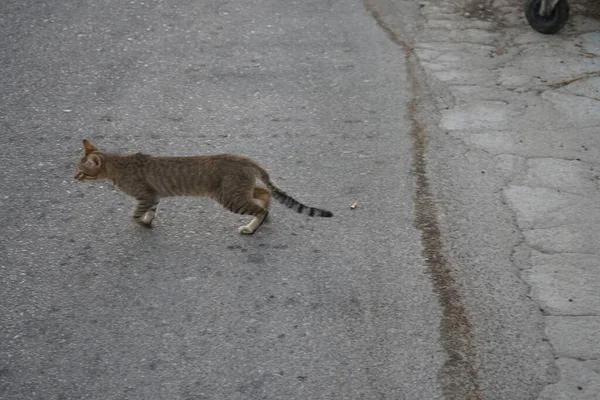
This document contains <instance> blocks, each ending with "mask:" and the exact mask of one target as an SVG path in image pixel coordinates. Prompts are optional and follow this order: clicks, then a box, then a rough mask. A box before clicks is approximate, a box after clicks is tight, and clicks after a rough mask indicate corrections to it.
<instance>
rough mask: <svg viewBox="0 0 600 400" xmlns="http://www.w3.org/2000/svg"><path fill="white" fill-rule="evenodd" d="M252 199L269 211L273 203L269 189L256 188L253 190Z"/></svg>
mask: <svg viewBox="0 0 600 400" xmlns="http://www.w3.org/2000/svg"><path fill="white" fill-rule="evenodd" d="M252 198H253V199H254V202H255V203H257V204H258V205H259V206H261V207H262V208H266V209H269V203H271V192H270V191H269V190H268V189H265V188H262V187H258V186H257V187H255V188H254V189H253V190H252Z"/></svg>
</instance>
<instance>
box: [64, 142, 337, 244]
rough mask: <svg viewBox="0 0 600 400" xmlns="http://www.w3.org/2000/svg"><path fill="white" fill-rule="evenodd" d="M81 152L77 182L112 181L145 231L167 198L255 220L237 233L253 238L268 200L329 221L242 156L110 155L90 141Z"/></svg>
mask: <svg viewBox="0 0 600 400" xmlns="http://www.w3.org/2000/svg"><path fill="white" fill-rule="evenodd" d="M83 148H84V150H85V154H84V156H83V158H81V160H80V161H79V163H78V165H77V174H76V175H75V179H76V180H78V181H80V182H83V181H87V180H96V179H107V180H110V181H112V182H113V184H114V185H115V187H116V188H117V189H118V190H120V191H122V192H124V193H126V194H128V195H130V196H133V197H134V198H135V199H136V200H137V201H138V203H137V207H136V208H135V210H134V212H133V219H134V221H135V222H136V223H138V224H139V225H141V226H143V227H146V228H151V227H152V221H153V220H154V217H155V216H156V210H157V207H158V202H159V201H160V199H161V198H163V197H169V196H201V197H209V198H212V199H214V200H216V201H217V202H219V203H220V204H222V205H223V206H224V207H225V208H227V209H228V210H230V211H233V212H234V213H237V214H245V215H252V216H254V219H253V220H252V221H250V223H249V224H248V225H244V226H241V227H240V228H239V229H238V230H239V232H240V233H243V234H252V233H254V232H255V231H256V229H258V227H259V226H261V225H262V223H263V222H264V220H265V218H266V217H267V215H268V213H269V211H268V208H269V202H270V200H271V196H273V197H275V199H277V200H279V202H281V203H283V204H285V205H286V206H287V207H289V208H291V209H294V210H296V211H297V212H299V213H302V212H304V213H306V214H308V215H310V216H311V217H313V216H318V217H332V216H333V214H332V213H331V212H329V211H326V210H321V209H319V208H314V207H308V206H305V205H304V204H302V203H300V202H298V201H297V200H295V199H293V198H292V197H290V196H289V195H287V194H286V193H285V192H284V191H282V190H281V189H279V188H278V187H277V186H275V184H274V183H273V182H272V181H271V180H270V179H269V174H268V173H267V172H266V171H265V170H264V169H262V168H261V167H260V166H259V165H258V164H256V163H255V162H254V161H252V160H250V159H249V158H246V157H240V156H234V155H229V154H220V155H212V156H196V157H154V156H150V155H147V154H142V153H135V154H109V153H104V152H101V151H99V150H98V149H97V148H96V147H94V145H93V144H92V143H91V142H90V141H89V140H84V141H83Z"/></svg>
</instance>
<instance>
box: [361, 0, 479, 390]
mask: <svg viewBox="0 0 600 400" xmlns="http://www.w3.org/2000/svg"><path fill="white" fill-rule="evenodd" d="M364 5H365V8H366V9H367V10H368V11H369V12H370V13H371V15H372V16H373V18H374V19H375V21H376V22H377V24H378V25H379V26H380V27H381V29H383V31H384V32H385V34H386V35H387V36H388V38H389V39H390V40H391V41H392V42H394V43H395V44H397V45H398V46H399V47H400V49H401V50H402V52H403V53H404V58H405V60H406V71H407V75H408V79H409V81H410V87H411V92H412V93H411V94H412V99H411V100H410V101H409V103H408V110H407V118H408V119H409V121H410V126H411V132H410V133H411V136H412V139H413V170H414V174H415V183H416V191H415V197H414V200H415V202H414V204H415V205H414V207H415V226H416V228H417V229H418V230H419V231H420V232H421V243H422V246H423V258H424V260H425V263H426V264H427V267H428V269H429V272H430V276H431V280H432V282H433V287H434V290H435V292H436V294H437V297H438V301H439V303H440V306H441V308H442V313H443V315H442V320H441V322H440V339H441V344H442V346H443V348H444V350H445V351H446V353H447V355H448V359H447V361H446V362H445V363H444V365H443V367H442V369H441V370H440V371H439V373H438V382H439V384H440V386H441V387H442V390H443V394H444V397H445V398H446V399H449V400H483V399H485V397H484V396H483V394H482V393H481V390H480V388H479V384H478V381H477V373H476V370H475V366H474V362H475V347H474V346H473V334H472V330H471V322H470V320H469V316H468V314H467V310H466V308H465V306H464V302H463V300H462V297H461V294H460V292H459V290H458V285H457V284H456V281H455V279H454V277H453V276H452V266H451V265H450V263H449V262H448V260H447V259H446V257H445V256H444V251H443V241H442V234H441V230H440V227H439V224H438V218H437V209H436V206H435V203H434V199H433V196H432V193H431V189H430V186H429V180H428V178H427V160H426V158H425V155H426V151H427V142H428V140H427V133H426V130H425V126H424V124H423V123H422V122H421V121H420V118H419V113H420V112H421V111H422V108H423V103H422V101H423V98H424V97H425V96H424V95H423V85H424V83H422V82H423V80H422V79H421V78H420V76H419V72H418V67H417V61H416V60H415V57H414V53H413V50H412V48H411V46H410V45H409V44H408V43H407V42H406V41H405V40H402V39H401V32H399V30H398V29H395V28H394V27H392V26H391V25H390V24H388V23H387V22H386V21H385V19H384V18H383V16H382V14H381V12H380V11H379V8H378V6H377V4H376V0H364Z"/></svg>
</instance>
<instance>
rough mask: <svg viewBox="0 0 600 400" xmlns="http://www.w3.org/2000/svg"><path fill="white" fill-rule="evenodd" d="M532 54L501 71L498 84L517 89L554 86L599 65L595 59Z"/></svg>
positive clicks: (525, 55)
mask: <svg viewBox="0 0 600 400" xmlns="http://www.w3.org/2000/svg"><path fill="white" fill-rule="evenodd" d="M530 52H531V53H532V54H521V55H520V56H519V57H518V58H515V59H514V60H513V61H512V62H511V63H510V65H507V66H506V67H505V68H502V69H500V78H499V80H498V82H499V83H500V84H501V85H502V86H504V87H506V88H514V89H517V88H523V87H524V86H525V87H526V88H527V87H531V86H539V85H540V83H541V84H544V83H548V84H552V83H553V82H559V81H563V80H565V79H569V78H571V77H573V76H579V75H583V74H586V73H588V72H591V71H595V70H597V69H598V63H597V62H596V61H595V60H593V59H582V58H580V57H570V58H566V57H565V58H564V59H562V60H561V59H558V58H557V57H556V56H553V55H548V54H547V53H546V52H542V51H539V53H538V50H530ZM540 78H541V80H540Z"/></svg>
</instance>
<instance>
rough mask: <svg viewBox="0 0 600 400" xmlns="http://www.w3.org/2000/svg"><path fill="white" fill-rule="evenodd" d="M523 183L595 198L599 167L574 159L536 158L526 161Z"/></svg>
mask: <svg viewBox="0 0 600 400" xmlns="http://www.w3.org/2000/svg"><path fill="white" fill-rule="evenodd" d="M527 164H528V170H527V175H526V177H525V178H524V180H523V182H522V183H523V185H525V186H530V187H545V188H549V189H556V190H558V191H563V192H569V193H573V194H579V195H582V196H589V197H594V198H597V197H598V196H599V195H600V168H597V167H596V166H595V165H593V164H589V163H583V162H581V161H576V160H563V159H556V158H537V159H531V160H528V161H527Z"/></svg>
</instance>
